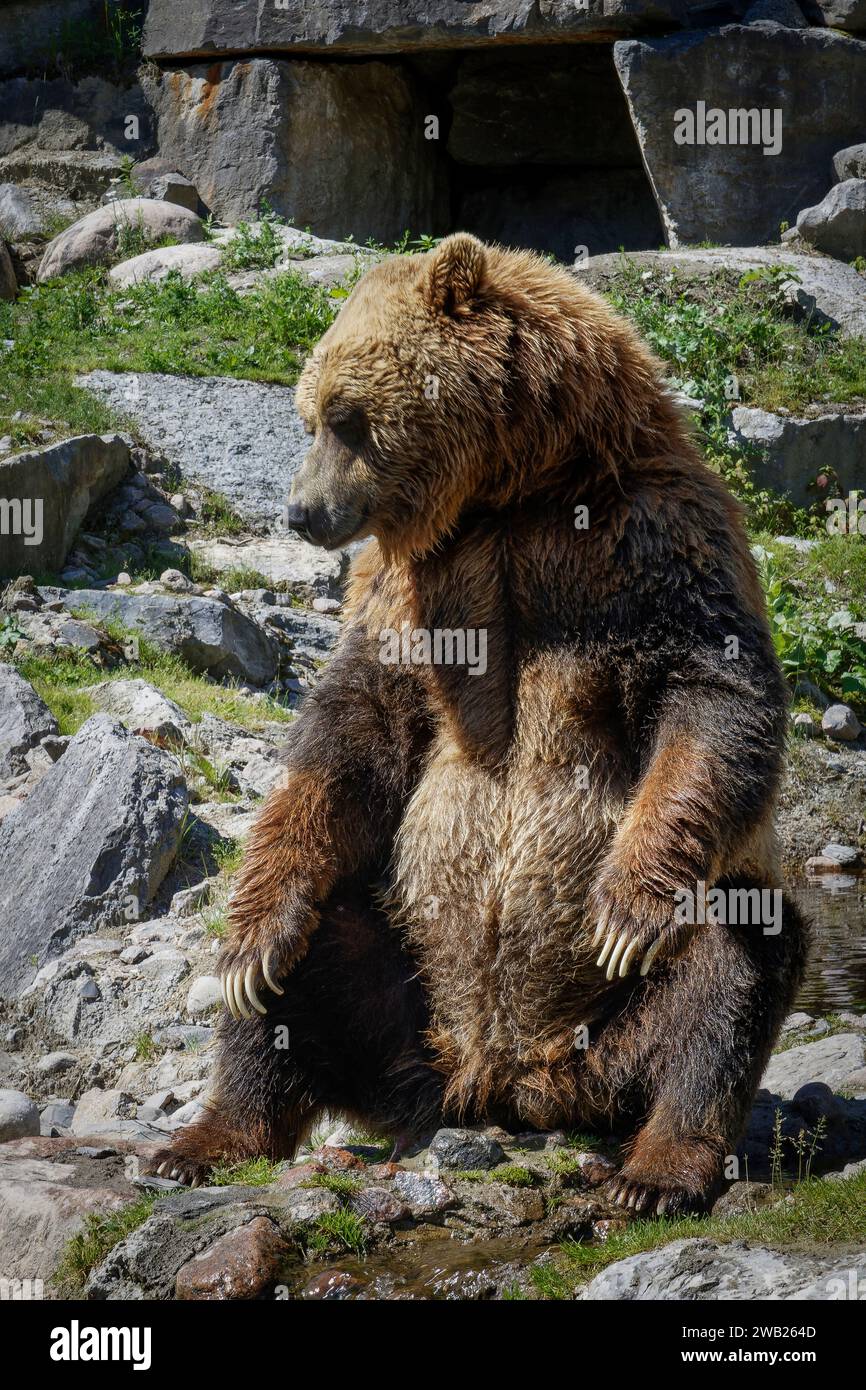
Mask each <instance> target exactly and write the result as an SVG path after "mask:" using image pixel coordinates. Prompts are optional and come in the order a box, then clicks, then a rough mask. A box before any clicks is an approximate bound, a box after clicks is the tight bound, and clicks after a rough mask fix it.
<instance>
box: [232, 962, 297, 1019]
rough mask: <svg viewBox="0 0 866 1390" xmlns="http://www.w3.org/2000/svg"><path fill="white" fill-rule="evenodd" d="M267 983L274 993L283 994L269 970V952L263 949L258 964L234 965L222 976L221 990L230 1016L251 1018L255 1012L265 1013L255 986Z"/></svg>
mask: <svg viewBox="0 0 866 1390" xmlns="http://www.w3.org/2000/svg"><path fill="white" fill-rule="evenodd" d="M262 984H265V985H267V987H268V989H270V990H271V991H272V992H273V993H274V994H283V993H284V992H285V991H284V990H283V988H282V986H281V985H278V984H277V982H276V980H275V979H274V976H273V972H272V970H271V952H270V951H265V954H264V958H263V960H262V961H261V963H260V964H257V963H256V962H255V961H253V962H252V963H251V964H249V965H247V966H243V965H240V966H234V967H233V968H232V969H229V970H227V971H226V972H225V974H224V975H223V976H222V992H223V1000H224V1002H225V1006H226V1008H227V1009H228V1011H229V1013H230V1014H231V1016H232V1018H252V1016H253V1013H252V1011H253V1009H255V1011H256V1013H260V1014H264V1013H267V1005H265V1004H263V1003H262V1001H261V999H260V998H259V996H258V992H257V987H261V985H262Z"/></svg>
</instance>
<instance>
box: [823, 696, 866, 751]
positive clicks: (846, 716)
mask: <svg viewBox="0 0 866 1390" xmlns="http://www.w3.org/2000/svg"><path fill="white" fill-rule="evenodd" d="M821 728H822V729H823V730H824V733H825V734H826V735H827V737H828V738H835V739H838V740H839V741H840V742H843V743H851V742H853V740H854V739H858V738H859V737H860V735H861V734H862V732H863V726H862V725H861V723H860V720H859V719H858V718H857V716H856V714H855V713H854V711H853V710H852V709H851V707H850V705H830V706H829V708H828V709H826V710H825V711H824V714H823V716H822V719H821Z"/></svg>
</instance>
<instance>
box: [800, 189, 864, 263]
mask: <svg viewBox="0 0 866 1390" xmlns="http://www.w3.org/2000/svg"><path fill="white" fill-rule="evenodd" d="M797 231H798V232H799V233H800V236H801V237H802V238H803V240H804V241H808V242H809V244H810V246H814V247H816V248H817V249H818V250H819V251H824V252H825V253H826V254H827V255H828V256H835V257H836V259H837V260H840V261H851V260H853V259H854V258H855V256H862V255H863V254H864V252H866V179H864V178H851V179H845V181H844V183H837V184H835V185H834V186H833V188H831V189H830V192H829V193H828V194H827V196H826V197H825V198H822V199H821V202H820V203H818V204H817V205H816V206H815V207H813V208H804V209H803V211H802V212H801V213H800V215H799V217H798V218H797Z"/></svg>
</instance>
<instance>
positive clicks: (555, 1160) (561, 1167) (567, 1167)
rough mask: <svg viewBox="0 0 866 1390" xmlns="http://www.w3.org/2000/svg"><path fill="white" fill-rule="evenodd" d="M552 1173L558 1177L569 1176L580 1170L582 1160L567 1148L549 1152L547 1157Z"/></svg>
mask: <svg viewBox="0 0 866 1390" xmlns="http://www.w3.org/2000/svg"><path fill="white" fill-rule="evenodd" d="M545 1161H546V1163H547V1166H548V1168H549V1169H550V1171H551V1173H555V1174H556V1175H557V1176H558V1177H563V1178H564V1177H568V1176H569V1175H570V1174H571V1173H577V1172H579V1171H580V1162H579V1160H578V1158H577V1156H576V1155H575V1154H571V1153H569V1152H568V1151H567V1150H566V1149H556V1150H555V1152H554V1153H552V1154H547V1155H546V1159H545Z"/></svg>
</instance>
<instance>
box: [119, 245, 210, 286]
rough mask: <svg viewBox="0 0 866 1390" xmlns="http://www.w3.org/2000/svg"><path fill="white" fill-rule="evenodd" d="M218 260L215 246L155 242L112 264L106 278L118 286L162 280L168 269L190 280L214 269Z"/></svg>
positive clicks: (168, 272) (167, 273) (168, 271)
mask: <svg viewBox="0 0 866 1390" xmlns="http://www.w3.org/2000/svg"><path fill="white" fill-rule="evenodd" d="M221 260H222V251H221V250H220V248H219V247H218V246H211V245H209V244H207V245H201V244H200V245H194V246H158V247H156V248H155V249H154V250H153V251H143V252H142V253H141V255H140V256H131V257H130V259H129V260H128V261H121V262H120V264H119V265H115V266H112V268H111V270H110V271H109V272H108V278H109V280H110V281H111V282H112V284H114V285H117V286H119V287H120V288H121V289H125V288H126V287H127V285H139V284H142V283H153V282H155V281H158V280H164V279H165V278H166V276H167V275H169V274H170V273H171V272H172V271H175V272H176V273H177V274H178V275H179V276H180V277H181V279H182V280H193V279H195V277H196V276H197V275H204V274H205V272H206V271H209V270H217V269H218V268H219V264H220V261H221Z"/></svg>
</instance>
